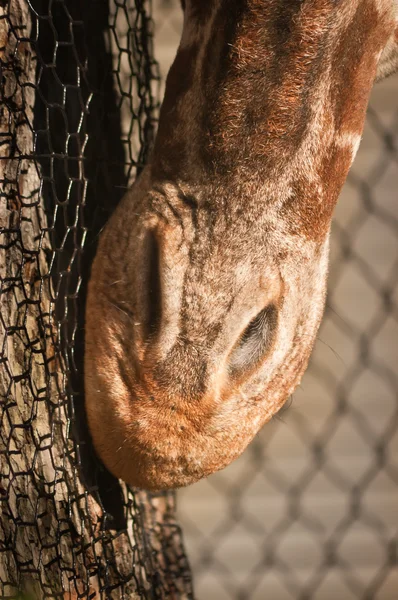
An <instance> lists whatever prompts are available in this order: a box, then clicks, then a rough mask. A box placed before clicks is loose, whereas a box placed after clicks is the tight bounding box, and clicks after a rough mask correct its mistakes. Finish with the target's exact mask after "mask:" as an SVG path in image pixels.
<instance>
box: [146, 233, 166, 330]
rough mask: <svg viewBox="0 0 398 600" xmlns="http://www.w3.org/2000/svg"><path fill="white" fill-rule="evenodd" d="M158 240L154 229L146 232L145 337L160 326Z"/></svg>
mask: <svg viewBox="0 0 398 600" xmlns="http://www.w3.org/2000/svg"><path fill="white" fill-rule="evenodd" d="M160 275H161V274H160V249H159V241H158V239H157V237H156V233H155V232H154V231H150V232H148V235H147V238H146V269H145V278H144V279H145V281H144V289H143V290H142V292H143V295H144V299H145V301H144V306H145V319H144V335H145V337H146V338H149V337H152V336H153V335H155V334H156V333H157V332H158V330H159V327H160V321H161V317H162V285H161V276H160Z"/></svg>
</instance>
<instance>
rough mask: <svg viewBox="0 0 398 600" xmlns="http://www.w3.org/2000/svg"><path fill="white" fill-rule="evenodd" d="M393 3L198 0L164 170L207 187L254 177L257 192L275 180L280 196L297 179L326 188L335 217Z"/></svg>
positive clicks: (176, 70) (183, 47) (161, 145)
mask: <svg viewBox="0 0 398 600" xmlns="http://www.w3.org/2000/svg"><path fill="white" fill-rule="evenodd" d="M388 4H389V3H388V2H383V1H381V2H380V1H379V2H378V3H377V5H378V6H376V3H375V2H374V0H364V1H362V2H356V1H353V2H335V1H333V0H306V1H304V2H302V1H301V2H298V1H297V2H296V1H291V0H289V1H287V0H270V1H269V2H264V1H263V0H247V1H246V2H243V1H242V0H229V1H228V2H227V1H225V0H218V1H216V2H202V4H201V5H199V3H198V2H195V1H192V2H190V3H188V5H187V7H186V13H185V22H184V31H183V35H182V39H181V44H180V47H179V50H178V52H177V56H176V59H175V62H174V64H173V66H172V68H171V71H170V73H169V76H168V79H167V85H166V94H165V99H164V103H163V107H162V111H161V117H160V124H159V132H158V137H157V141H156V145H155V150H154V155H153V164H152V170H153V173H154V176H155V177H159V178H166V179H169V180H173V181H182V182H188V183H189V184H190V185H191V186H192V187H194V188H195V187H197V188H198V189H199V188H200V189H202V190H203V186H204V185H205V184H206V183H208V182H209V181H210V182H212V183H214V182H217V183H219V184H221V187H223V188H224V189H225V187H226V186H227V187H229V188H230V187H231V185H232V186H241V187H242V186H245V185H246V187H247V190H248V193H249V195H250V194H252V190H253V187H255V188H256V189H259V188H261V187H264V186H265V187H266V186H267V185H268V186H269V185H270V182H272V186H271V188H270V189H271V190H272V191H273V193H274V195H275V196H278V198H280V197H281V194H282V192H283V190H284V191H285V193H291V189H292V186H293V187H294V188H296V194H299V193H300V190H299V189H297V188H301V191H303V188H311V189H312V192H311V193H310V196H311V195H312V196H313V195H314V194H315V190H317V192H316V195H317V196H319V193H320V190H321V189H322V190H323V192H324V193H325V194H327V197H328V205H329V208H328V210H325V218H326V217H327V218H330V209H331V208H332V207H333V206H334V204H335V202H336V200H337V197H338V193H339V191H340V188H341V185H342V183H343V182H344V180H345V177H346V174H347V171H348V169H349V167H350V165H351V162H352V159H353V157H354V154H355V152H356V149H357V146H358V143H359V139H360V135H361V131H362V128H363V123H364V117H365V111H366V106H367V102H368V96H369V93H370V89H371V87H372V83H373V80H374V77H375V73H376V68H377V61H378V58H379V56H380V52H381V50H382V47H383V45H384V44H385V39H386V31H388V30H389V29H391V27H392V24H391V14H390V13H391V11H389V10H388ZM275 186H276V187H275ZM282 188H283V189H282ZM271 195H272V194H271ZM230 198H231V200H230V201H231V202H233V199H232V196H230ZM268 200H269V201H272V198H268ZM326 213H327V214H326Z"/></svg>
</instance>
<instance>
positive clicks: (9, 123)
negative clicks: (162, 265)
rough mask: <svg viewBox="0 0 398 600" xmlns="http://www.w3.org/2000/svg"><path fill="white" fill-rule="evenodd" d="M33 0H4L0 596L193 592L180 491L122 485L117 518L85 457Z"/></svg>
mask: <svg viewBox="0 0 398 600" xmlns="http://www.w3.org/2000/svg"><path fill="white" fill-rule="evenodd" d="M31 30H32V13H31V10H30V8H29V4H28V3H27V1H26V0H9V1H8V2H4V0H3V1H2V2H0V66H1V81H0V96H1V97H0V102H1V104H0V286H1V287H0V408H1V423H0V473H1V483H0V511H1V513H0V596H1V597H7V598H13V597H14V598H16V597H17V596H18V594H19V592H22V593H23V594H25V596H24V597H29V598H34V599H35V600H41V599H42V598H44V597H47V598H55V597H57V598H65V599H66V598H68V599H70V600H72V598H89V597H90V598H98V599H99V598H112V599H113V598H126V599H127V598H128V599H133V598H142V597H144V598H188V597H191V584H190V580H189V574H188V567H187V563H186V559H185V555H184V551H183V548H182V544H181V539H180V534H179V530H178V527H177V525H176V523H175V517H174V509H175V507H174V496H173V495H172V494H168V493H166V494H164V495H160V496H157V497H152V496H150V497H149V496H148V495H147V494H146V493H144V492H140V493H136V494H133V493H132V492H131V490H129V489H127V488H126V486H124V485H122V487H121V489H122V494H123V499H124V505H125V507H127V509H126V514H125V517H126V519H127V527H126V526H123V527H121V528H120V527H119V529H118V530H117V529H116V528H113V529H112V528H111V526H110V525H109V523H112V520H110V519H108V518H107V515H106V513H105V512H104V509H103V506H102V505H101V502H100V501H99V500H98V498H97V497H96V495H95V493H94V492H93V493H91V492H90V489H89V488H88V487H87V485H86V484H85V482H84V481H83V479H82V476H81V473H80V470H79V468H78V465H79V460H78V457H77V450H76V449H77V446H76V443H75V440H74V438H73V437H72V434H71V431H70V422H71V410H72V407H71V402H70V398H69V396H68V394H67V393H66V390H67V389H68V388H67V380H66V379H67V378H66V375H65V373H67V369H66V366H65V360H64V358H63V354H62V353H61V351H60V339H59V331H60V328H59V327H58V326H57V323H56V320H55V318H54V307H55V304H54V302H55V298H54V290H53V289H52V281H51V277H50V266H49V260H48V259H49V257H51V256H52V247H51V244H52V239H51V236H50V233H49V231H50V230H51V228H49V226H48V222H47V221H48V219H47V214H46V211H45V209H44V204H43V198H42V179H41V172H40V167H39V165H38V164H37V162H36V161H35V159H34V152H35V143H36V142H35V136H34V129H33V121H34V116H33V111H34V104H35V100H36V98H35V95H36V68H37V61H36V56H35V51H34V45H33V44H32V43H31V41H30V36H31V33H32V32H31Z"/></svg>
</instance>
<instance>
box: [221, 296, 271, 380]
mask: <svg viewBox="0 0 398 600" xmlns="http://www.w3.org/2000/svg"><path fill="white" fill-rule="evenodd" d="M277 328H278V308H277V306H276V305H275V304H269V305H267V306H266V307H265V308H263V309H262V310H260V312H259V313H257V315H256V316H255V317H254V318H253V319H251V320H250V322H249V324H248V325H247V326H246V327H245V329H244V330H243V332H242V333H240V335H239V336H238V338H237V341H236V343H235V345H234V346H233V348H232V350H231V352H230V354H229V356H228V372H229V375H230V376H231V378H232V379H242V378H245V376H247V375H249V374H250V373H252V371H253V370H254V369H255V368H256V367H258V366H259V364H261V363H262V362H263V361H264V360H265V358H266V356H267V354H269V352H270V350H271V348H272V346H273V344H274V342H275V338H276V333H277Z"/></svg>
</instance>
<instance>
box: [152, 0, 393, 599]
mask: <svg viewBox="0 0 398 600" xmlns="http://www.w3.org/2000/svg"><path fill="white" fill-rule="evenodd" d="M154 19H155V37H154V41H155V56H156V58H157V60H158V61H159V64H160V71H161V77H162V81H163V83H164V78H165V75H166V74H167V71H168V69H169V66H170V64H171V62H172V60H173V58H174V56H175V52H176V48H177V45H178V41H179V36H180V32H181V27H182V11H181V8H180V2H179V0H154ZM397 189H398V77H397V76H395V77H391V78H390V79H388V80H386V81H384V82H383V83H381V84H378V85H377V86H376V87H375V88H374V90H373V93H372V97H371V102H370V108H369V112H368V119H367V123H366V127H365V131H364V135H363V140H362V144H361V147H360V150H359V152H358V155H357V158H356V160H355V163H354V165H353V167H352V170H351V172H350V175H349V178H348V181H347V183H346V185H345V187H344V190H343V193H342V195H341V198H340V201H339V204H338V207H337V210H336V213H335V218H334V224H333V228H332V243H331V263H330V276H329V294H328V301H327V309H326V313H325V318H324V321H323V325H322V327H321V329H320V332H319V335H318V341H317V343H316V347H315V350H314V353H313V355H312V360H311V364H310V367H309V369H308V371H307V373H306V375H305V376H304V378H303V381H302V384H301V386H300V387H299V389H298V390H297V391H296V392H295V393H294V395H293V397H292V398H291V400H290V402H288V407H287V408H286V409H285V410H283V411H282V413H281V414H279V415H278V416H277V417H276V418H274V419H273V420H272V422H271V423H269V424H267V425H266V427H265V428H264V429H263V431H262V432H261V433H260V434H259V435H258V436H257V438H256V439H255V440H254V442H253V443H252V444H251V446H250V447H249V448H248V450H247V451H246V452H245V453H244V455H243V456H242V457H241V458H240V459H239V460H237V461H236V462H235V463H234V464H232V465H231V466H230V467H228V468H227V469H225V470H224V471H222V472H220V473H218V474H216V475H213V476H212V477H209V478H208V479H207V480H205V481H202V482H200V483H198V484H196V485H194V486H192V487H189V488H187V489H185V490H181V491H180V492H179V493H178V511H179V518H180V520H181V524H182V527H183V532H184V537H185V542H186V546H187V550H188V557H189V559H190V562H191V566H192V569H193V575H194V584H195V590H196V596H197V598H198V600H232V599H241V600H243V599H250V600H266V599H269V600H299V599H300V600H304V599H311V600H354V599H355V600H356V599H363V600H365V599H368V600H398V562H397V561H398V558H397V555H398V549H397V541H398V537H397V525H398V402H397V392H398V385H397V384H398V375H397V365H398V310H397V308H398V283H397V282H398V193H397Z"/></svg>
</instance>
